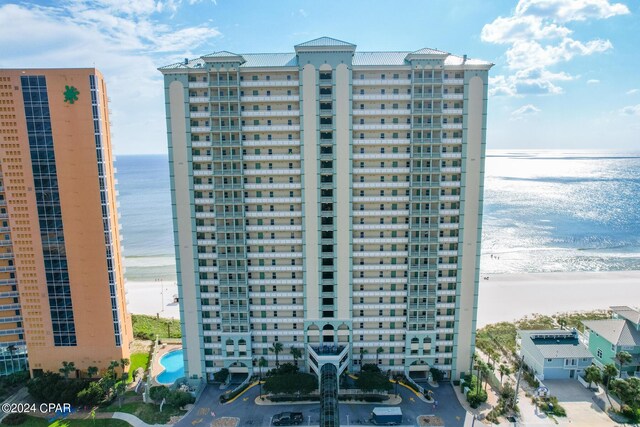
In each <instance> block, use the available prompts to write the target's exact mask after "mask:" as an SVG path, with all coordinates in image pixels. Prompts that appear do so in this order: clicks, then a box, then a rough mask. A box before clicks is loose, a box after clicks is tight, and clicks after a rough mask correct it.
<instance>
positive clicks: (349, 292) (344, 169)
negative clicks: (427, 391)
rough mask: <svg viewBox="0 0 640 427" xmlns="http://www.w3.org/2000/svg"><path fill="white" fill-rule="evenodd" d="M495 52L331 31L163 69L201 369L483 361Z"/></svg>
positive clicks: (190, 361) (192, 355)
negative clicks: (335, 35) (353, 39)
mask: <svg viewBox="0 0 640 427" xmlns="http://www.w3.org/2000/svg"><path fill="white" fill-rule="evenodd" d="M491 66H492V64H491V63H488V62H485V61H480V60H476V59H469V58H467V57H466V55H465V56H456V55H451V54H449V53H446V52H442V51H439V50H434V49H428V48H426V49H420V50H418V51H415V52H357V51H356V46H355V45H353V44H351V43H346V42H342V41H339V40H335V39H332V38H328V37H322V38H320V39H316V40H312V41H309V42H306V43H302V44H299V45H297V46H295V52H292V53H277V54H273V53H265V54H236V53H230V52H225V51H222V52H215V53H212V54H209V55H204V56H202V57H200V58H197V59H194V60H185V61H184V62H183V63H178V64H173V65H169V66H166V67H162V68H161V69H160V71H161V72H162V73H163V74H164V79H165V96H166V112H167V128H168V141H169V159H170V163H171V186H172V187H171V190H172V201H173V214H174V230H175V245H176V258H177V266H178V284H179V291H180V310H181V316H182V332H183V343H184V350H185V370H186V374H187V376H189V377H190V378H211V376H212V375H213V373H214V372H216V371H218V370H220V369H221V368H223V367H227V368H229V369H230V370H231V371H232V372H233V371H237V372H240V371H251V370H252V369H254V368H253V367H254V366H256V363H257V361H258V360H259V359H260V358H262V357H264V358H265V359H266V360H267V361H268V363H269V366H275V363H276V358H277V359H278V360H279V361H280V362H285V361H293V360H294V356H295V359H296V362H297V363H299V364H300V366H301V367H302V369H304V370H307V371H310V372H316V373H318V372H319V370H320V369H321V367H322V366H323V365H325V364H333V365H334V366H336V368H337V369H338V371H339V372H342V371H343V370H344V369H347V368H348V369H349V370H351V371H357V370H358V369H359V368H358V367H359V366H360V365H361V364H363V363H377V364H378V365H379V366H380V367H381V368H382V369H383V370H392V371H403V372H405V373H407V374H411V375H412V376H420V375H424V372H426V371H427V370H428V369H429V368H431V367H436V368H439V369H440V370H442V371H444V373H445V375H446V376H447V377H450V378H454V379H457V378H459V377H460V375H462V374H463V373H465V372H468V371H469V369H470V366H471V357H472V354H473V351H474V342H475V320H476V307H477V294H478V272H479V269H478V267H479V259H480V258H479V257H480V236H481V224H482V221H481V220H482V194H483V178H484V156H485V127H486V113H487V82H488V72H489V69H490V68H491ZM276 342H277V343H281V344H282V348H283V349H282V351H280V352H279V354H275V353H274V352H273V351H270V348H273V345H274V343H276ZM292 348H297V349H298V350H300V354H301V356H300V355H299V354H298V353H297V352H294V354H292V352H291V349H292ZM298 358H300V359H299V360H298Z"/></svg>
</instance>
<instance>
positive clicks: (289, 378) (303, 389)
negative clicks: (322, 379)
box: [263, 372, 318, 394]
mask: <svg viewBox="0 0 640 427" xmlns="http://www.w3.org/2000/svg"><path fill="white" fill-rule="evenodd" d="M263 388H264V390H265V391H266V392H267V393H273V394H282V393H285V394H296V393H297V394H309V393H311V392H312V391H314V390H315V389H316V388H318V381H317V380H316V377H315V376H313V375H311V374H303V373H299V372H296V373H293V374H282V375H272V376H270V377H269V378H267V379H266V381H265V383H264V386H263Z"/></svg>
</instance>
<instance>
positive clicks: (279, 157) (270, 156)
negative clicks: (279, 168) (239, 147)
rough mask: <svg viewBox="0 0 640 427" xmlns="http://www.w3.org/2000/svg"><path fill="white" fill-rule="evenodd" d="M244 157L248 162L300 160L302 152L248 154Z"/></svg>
mask: <svg viewBox="0 0 640 427" xmlns="http://www.w3.org/2000/svg"><path fill="white" fill-rule="evenodd" d="M243 159H244V160H245V161H247V162H271V161H278V160H280V161H299V160H300V154H265V155H262V154H260V155H246V156H244V158H243Z"/></svg>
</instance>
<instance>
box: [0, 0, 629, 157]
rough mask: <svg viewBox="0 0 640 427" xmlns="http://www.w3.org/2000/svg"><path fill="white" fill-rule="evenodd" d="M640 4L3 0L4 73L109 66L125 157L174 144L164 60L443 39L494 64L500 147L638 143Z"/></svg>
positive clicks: (584, 0) (117, 136)
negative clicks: (169, 136)
mask: <svg viewBox="0 0 640 427" xmlns="http://www.w3.org/2000/svg"><path fill="white" fill-rule="evenodd" d="M639 14H640V3H639V2H637V1H631V0H626V1H625V0H620V1H615V0H519V1H516V0H514V1H505V0H493V1H486V0H464V1H463V0H459V1H456V0H452V1H444V0H441V1H396V2H389V1H377V0H368V1H355V0H350V1H344V0H343V1H333V0H324V1H291V0H286V1H283V0H278V1H242V2H240V1H231V0H217V1H211V0H57V1H22V2H8V1H0V46H2V55H1V56H0V67H2V68H5V67H11V68H22V67H24V68H27V67H91V66H96V67H98V68H99V69H100V70H101V71H102V72H103V73H104V74H105V77H106V79H107V85H108V91H109V96H110V98H111V104H110V105H111V113H112V115H111V122H112V133H113V141H114V149H115V151H116V153H118V154H134V153H162V152H166V134H165V131H166V129H165V118H164V98H163V88H162V87H163V85H162V76H161V74H160V73H159V72H157V71H156V68H157V67H159V66H162V65H166V64H169V63H172V62H176V61H179V60H181V59H182V58H184V57H191V58H192V57H197V56H199V55H202V54H204V53H209V52H213V51H217V50H229V51H232V52H238V53H249V52H291V51H292V50H293V45H295V44H297V43H300V42H304V41H307V40H310V39H313V38H316V37H320V36H325V35H326V36H330V37H335V38H338V39H342V40H346V41H349V42H352V43H354V44H356V45H357V46H358V50H402V51H404V50H408V51H412V50H417V49H420V48H422V47H433V48H438V49H441V50H445V51H448V52H452V53H456V54H468V55H469V56H470V57H475V58H481V59H485V60H489V61H492V62H494V63H495V64H496V65H495V67H494V68H493V69H492V71H491V76H492V78H491V86H490V91H491V96H490V101H489V119H488V131H487V135H488V138H487V143H488V148H490V149H526V148H535V149H538V148H559V149H638V148H639V147H640V71H639V69H640V54H638V46H640V31H638V30H639V29H640V18H639Z"/></svg>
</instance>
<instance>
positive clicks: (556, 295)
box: [127, 271, 640, 327]
mask: <svg viewBox="0 0 640 427" xmlns="http://www.w3.org/2000/svg"><path fill="white" fill-rule="evenodd" d="M161 288H164V292H161ZM127 291H128V293H127V296H128V300H129V311H130V312H131V313H134V314H150V315H156V314H158V313H159V314H160V316H161V317H170V318H174V319H178V318H180V310H179V307H178V304H176V303H174V302H173V297H174V295H177V294H178V288H177V287H176V285H175V284H174V283H173V282H166V281H165V282H162V286H161V285H160V282H127ZM163 293H164V296H163ZM611 305H633V306H638V305H640V271H611V272H596V273H592V272H578V273H526V274H494V275H490V276H489V280H483V279H480V293H479V297H478V327H482V326H484V325H486V324H488V323H495V322H500V321H511V320H515V319H519V318H521V317H523V316H526V315H528V314H533V313H540V314H554V313H558V312H567V311H582V310H595V309H606V308H608V307H609V306H611Z"/></svg>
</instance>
